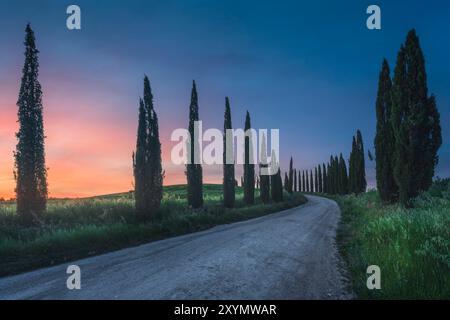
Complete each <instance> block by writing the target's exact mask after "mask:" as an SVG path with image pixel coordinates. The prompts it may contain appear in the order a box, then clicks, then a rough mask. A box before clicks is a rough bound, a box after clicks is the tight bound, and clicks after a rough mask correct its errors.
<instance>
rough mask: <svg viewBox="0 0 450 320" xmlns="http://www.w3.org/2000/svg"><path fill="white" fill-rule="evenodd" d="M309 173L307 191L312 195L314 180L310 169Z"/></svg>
mask: <svg viewBox="0 0 450 320" xmlns="http://www.w3.org/2000/svg"><path fill="white" fill-rule="evenodd" d="M309 172H310V176H309V189H310V191H311V192H312V193H314V191H315V190H314V178H313V172H312V169H311V170H310V171H309Z"/></svg>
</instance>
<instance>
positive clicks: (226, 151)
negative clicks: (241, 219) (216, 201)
mask: <svg viewBox="0 0 450 320" xmlns="http://www.w3.org/2000/svg"><path fill="white" fill-rule="evenodd" d="M223 128H224V138H223V203H224V206H225V207H226V208H233V207H234V203H235V177H234V164H233V163H229V162H230V160H231V159H233V161H234V152H233V151H234V150H233V144H232V143H229V146H230V147H229V148H227V144H226V139H227V129H232V128H233V127H232V123H231V108H230V100H229V99H228V97H226V98H225V115H224V124H223ZM227 155H228V161H227Z"/></svg>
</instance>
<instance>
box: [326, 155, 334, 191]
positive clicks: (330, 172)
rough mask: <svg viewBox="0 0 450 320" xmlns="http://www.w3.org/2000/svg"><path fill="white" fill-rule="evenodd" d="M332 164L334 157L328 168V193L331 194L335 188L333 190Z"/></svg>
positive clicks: (331, 158)
mask: <svg viewBox="0 0 450 320" xmlns="http://www.w3.org/2000/svg"><path fill="white" fill-rule="evenodd" d="M332 165H333V157H330V162H328V168H327V177H328V182H327V185H328V193H329V194H333V193H334V190H333V185H334V183H333V170H332Z"/></svg>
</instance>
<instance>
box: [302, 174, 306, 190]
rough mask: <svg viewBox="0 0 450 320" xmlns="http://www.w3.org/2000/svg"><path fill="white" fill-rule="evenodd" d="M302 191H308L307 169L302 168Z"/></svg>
mask: <svg viewBox="0 0 450 320" xmlns="http://www.w3.org/2000/svg"><path fill="white" fill-rule="evenodd" d="M302 192H306V181H305V170H302Z"/></svg>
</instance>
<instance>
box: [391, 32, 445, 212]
mask: <svg viewBox="0 0 450 320" xmlns="http://www.w3.org/2000/svg"><path fill="white" fill-rule="evenodd" d="M391 122H392V127H393V132H394V136H395V153H394V178H395V181H396V182H397V186H398V189H399V200H400V202H401V203H403V204H404V205H410V199H411V198H413V197H415V196H417V195H418V194H419V192H420V191H422V190H426V189H428V188H429V186H430V185H431V181H432V178H433V175H434V168H435V166H436V165H437V163H438V155H437V151H438V149H439V147H440V146H441V144H442V136H441V128H440V117H439V112H438V111H437V108H436V103H435V99H434V97H429V96H428V88H427V75H426V71H425V58H424V56H423V53H422V49H421V47H420V43H419V38H418V37H417V35H416V32H415V30H411V31H410V32H409V33H408V36H407V38H406V42H405V45H404V46H403V45H402V46H401V47H400V51H399V53H398V55H397V64H396V67H395V70H394V80H393V88H392V114H391Z"/></svg>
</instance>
